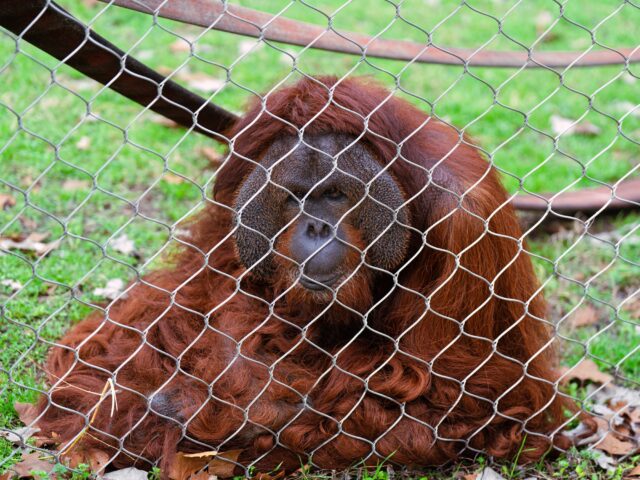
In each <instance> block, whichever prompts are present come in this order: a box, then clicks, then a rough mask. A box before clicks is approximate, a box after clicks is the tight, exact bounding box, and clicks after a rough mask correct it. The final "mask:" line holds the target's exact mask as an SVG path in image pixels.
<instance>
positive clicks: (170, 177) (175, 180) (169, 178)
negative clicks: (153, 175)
mask: <svg viewBox="0 0 640 480" xmlns="http://www.w3.org/2000/svg"><path fill="white" fill-rule="evenodd" d="M162 180H164V181H165V182H167V183H170V184H172V185H179V184H181V183H183V182H184V178H182V177H181V176H180V175H176V174H175V173H170V172H168V173H165V174H164V175H163V176H162Z"/></svg>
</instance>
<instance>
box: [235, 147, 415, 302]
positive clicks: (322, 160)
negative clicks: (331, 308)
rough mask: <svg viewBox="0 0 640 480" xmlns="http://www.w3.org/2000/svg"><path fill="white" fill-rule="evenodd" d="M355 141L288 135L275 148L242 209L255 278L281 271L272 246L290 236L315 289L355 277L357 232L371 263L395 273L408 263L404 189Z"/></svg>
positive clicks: (239, 238) (242, 241)
mask: <svg viewBox="0 0 640 480" xmlns="http://www.w3.org/2000/svg"><path fill="white" fill-rule="evenodd" d="M354 141H355V139H354V138H351V137H348V136H346V135H337V134H326V135H319V136H305V137H304V142H305V143H306V144H307V145H305V144H304V143H300V142H299V139H298V137H284V138H281V139H280V140H277V141H276V142H274V143H273V144H272V145H271V146H270V147H269V148H268V149H267V151H266V152H265V154H264V156H263V158H262V160H261V161H260V164H259V165H258V166H257V167H256V168H255V169H254V171H253V172H252V173H251V174H250V175H249V176H248V177H247V179H246V180H245V182H244V183H243V184H242V186H241V187H240V189H239V191H238V195H237V198H236V204H235V211H236V212H237V215H236V222H237V225H238V230H237V232H236V234H235V239H236V246H237V249H238V254H239V256H240V259H241V260H242V261H243V263H244V264H245V266H246V267H247V268H249V269H251V271H252V272H253V273H254V274H255V275H257V276H259V277H262V278H264V279H268V278H270V276H271V275H272V274H273V273H274V270H275V265H274V262H273V257H272V256H273V255H274V254H273V252H272V250H273V247H272V243H273V246H277V245H278V241H280V240H281V239H282V238H283V237H285V236H286V237H287V241H288V248H287V256H289V257H290V258H291V259H292V260H294V261H295V262H296V263H297V264H298V265H303V269H302V272H301V273H302V275H301V276H300V280H299V281H300V285H301V286H303V287H304V288H307V289H309V290H322V289H326V287H332V286H333V285H335V284H336V282H338V281H339V280H340V278H343V277H344V275H345V274H349V273H350V272H347V271H345V268H346V267H345V265H346V264H347V263H348V262H347V261H346V260H347V256H348V255H353V254H354V250H353V248H354V246H353V245H354V243H355V241H354V238H353V237H354V235H356V234H357V237H358V238H359V239H360V240H361V242H363V243H364V247H368V248H367V250H366V257H365V258H366V262H367V263H368V264H369V265H372V266H375V267H378V268H381V269H385V270H387V271H392V270H393V269H395V268H397V267H398V266H399V265H400V264H401V262H402V260H403V259H404V258H405V257H406V254H407V245H408V238H409V230H408V229H407V228H406V227H404V226H403V225H407V224H408V223H409V218H408V214H407V211H406V209H404V208H401V207H402V205H403V204H404V202H405V199H404V197H403V194H402V191H401V189H400V188H399V187H398V184H397V182H396V181H395V180H394V179H393V178H392V176H391V175H390V174H389V173H388V172H387V171H382V167H381V165H380V164H379V163H378V161H377V160H376V159H375V157H374V155H373V154H372V153H371V151H370V150H369V148H368V147H366V146H365V144H364V143H363V142H362V141H359V142H357V143H355V144H354ZM336 156H337V159H336V158H334V157H336ZM268 169H270V170H271V175H270V181H269V176H268V174H267V170H268ZM367 185H368V194H367ZM354 231H355V232H356V233H354ZM356 253H357V252H356Z"/></svg>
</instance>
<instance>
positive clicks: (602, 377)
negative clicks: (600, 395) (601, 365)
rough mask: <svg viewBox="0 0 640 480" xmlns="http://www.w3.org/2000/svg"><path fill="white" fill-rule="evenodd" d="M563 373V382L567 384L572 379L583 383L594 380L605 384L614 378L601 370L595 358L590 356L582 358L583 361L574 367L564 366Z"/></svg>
mask: <svg viewBox="0 0 640 480" xmlns="http://www.w3.org/2000/svg"><path fill="white" fill-rule="evenodd" d="M562 374H563V377H564V378H563V379H562V383H563V384H566V383H568V382H570V381H572V380H578V381H580V382H581V383H584V382H594V383H603V384H604V383H608V382H611V381H612V380H613V377H612V376H611V375H609V374H608V373H604V372H601V371H600V370H599V369H598V365H596V364H595V362H594V361H593V360H589V359H588V358H584V359H582V361H581V362H580V363H578V364H577V365H576V366H574V367H573V368H567V367H565V368H563V369H562Z"/></svg>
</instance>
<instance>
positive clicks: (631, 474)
mask: <svg viewBox="0 0 640 480" xmlns="http://www.w3.org/2000/svg"><path fill="white" fill-rule="evenodd" d="M623 478H624V479H625V480H626V479H631V478H640V465H636V466H635V467H633V469H631V470H630V471H628V472H627V473H625V475H624V477H623Z"/></svg>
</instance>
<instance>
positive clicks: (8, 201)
mask: <svg viewBox="0 0 640 480" xmlns="http://www.w3.org/2000/svg"><path fill="white" fill-rule="evenodd" d="M15 204H16V199H15V198H13V196H11V195H9V194H8V193H0V210H7V209H9V208H11V207H13V206H14V205H15Z"/></svg>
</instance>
